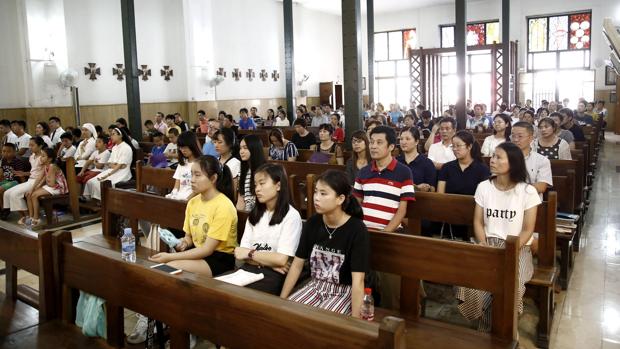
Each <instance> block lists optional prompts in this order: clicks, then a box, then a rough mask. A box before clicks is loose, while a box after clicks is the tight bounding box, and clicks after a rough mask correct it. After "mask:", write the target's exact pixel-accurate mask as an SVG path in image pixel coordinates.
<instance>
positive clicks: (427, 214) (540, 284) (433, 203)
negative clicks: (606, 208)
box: [373, 192, 559, 348]
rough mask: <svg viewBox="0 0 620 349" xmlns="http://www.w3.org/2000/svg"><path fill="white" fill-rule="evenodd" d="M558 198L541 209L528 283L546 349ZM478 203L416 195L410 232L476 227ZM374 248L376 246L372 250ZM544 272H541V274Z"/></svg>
mask: <svg viewBox="0 0 620 349" xmlns="http://www.w3.org/2000/svg"><path fill="white" fill-rule="evenodd" d="M556 206H557V194H556V193H555V192H550V193H549V194H548V201H545V202H543V203H542V204H541V205H539V206H538V210H537V215H536V227H535V228H534V231H536V232H538V233H539V240H538V241H539V242H538V244H539V250H538V256H537V261H538V263H537V264H535V266H534V268H535V269H534V276H533V277H532V279H531V280H530V282H528V284H527V286H528V289H533V290H532V291H531V292H530V295H531V296H532V298H534V300H535V301H536V302H537V303H538V310H539V321H538V328H537V344H538V345H539V346H540V347H543V348H547V347H548V345H549V336H550V333H551V325H552V320H553V314H554V291H553V287H554V284H555V282H556V279H557V277H558V274H559V273H558V270H557V269H556V267H555V249H556V248H555V246H556V226H555V217H556ZM474 208H475V201H474V197H473V196H469V195H455V194H438V193H425V192H419V193H416V200H415V201H413V202H410V203H409V204H408V205H407V215H406V218H407V219H408V230H409V233H410V234H414V235H419V234H421V233H422V220H423V219H424V220H428V221H433V222H445V223H448V224H456V225H466V226H472V225H473V217H474ZM373 248H374V246H373ZM539 269H541V270H539Z"/></svg>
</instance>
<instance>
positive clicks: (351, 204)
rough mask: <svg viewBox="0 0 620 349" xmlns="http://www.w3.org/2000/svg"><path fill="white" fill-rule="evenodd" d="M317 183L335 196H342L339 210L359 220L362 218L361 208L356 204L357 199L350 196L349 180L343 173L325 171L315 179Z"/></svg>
mask: <svg viewBox="0 0 620 349" xmlns="http://www.w3.org/2000/svg"><path fill="white" fill-rule="evenodd" d="M319 181H320V182H323V183H325V184H327V186H329V187H330V188H332V190H333V191H335V192H336V196H340V195H344V198H345V199H344V201H343V202H342V205H341V208H342V210H343V211H344V212H345V213H346V214H348V215H350V216H352V217H356V218H359V219H362V218H363V217H364V213H363V212H362V207H361V206H360V204H359V202H357V199H356V198H354V197H353V195H351V184H349V179H348V178H347V176H346V175H345V174H344V172H342V171H338V170H327V171H325V172H323V174H321V175H320V176H319V177H318V178H317V179H316V182H317V183H318V182H319Z"/></svg>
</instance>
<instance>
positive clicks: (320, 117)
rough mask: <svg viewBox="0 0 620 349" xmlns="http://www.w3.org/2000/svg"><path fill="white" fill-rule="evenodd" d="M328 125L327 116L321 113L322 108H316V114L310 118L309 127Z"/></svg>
mask: <svg viewBox="0 0 620 349" xmlns="http://www.w3.org/2000/svg"><path fill="white" fill-rule="evenodd" d="M323 124H329V115H327V114H324V113H323V108H316V114H315V115H314V116H313V117H312V122H311V123H310V126H311V127H319V126H321V125H323Z"/></svg>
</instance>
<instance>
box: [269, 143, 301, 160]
mask: <svg viewBox="0 0 620 349" xmlns="http://www.w3.org/2000/svg"><path fill="white" fill-rule="evenodd" d="M297 156H299V152H298V151H297V147H296V146H295V143H293V142H288V143H286V145H285V146H284V148H278V147H276V146H274V145H273V144H272V145H270V146H269V157H270V158H271V160H284V161H287V160H288V158H290V157H297Z"/></svg>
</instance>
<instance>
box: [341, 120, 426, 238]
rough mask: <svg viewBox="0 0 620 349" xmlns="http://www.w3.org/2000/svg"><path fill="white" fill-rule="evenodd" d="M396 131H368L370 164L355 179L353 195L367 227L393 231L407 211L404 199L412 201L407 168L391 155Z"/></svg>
mask: <svg viewBox="0 0 620 349" xmlns="http://www.w3.org/2000/svg"><path fill="white" fill-rule="evenodd" d="M395 146H396V132H395V131H394V129H393V128H391V127H387V126H378V127H375V128H374V129H373V130H372V131H371V132H370V156H371V158H372V162H371V163H370V165H368V166H366V167H364V168H362V169H361V170H360V171H359V173H358V174H357V178H356V179H355V186H354V187H353V195H355V197H356V198H357V200H358V201H359V202H360V203H361V204H362V209H363V210H364V223H365V224H366V226H367V227H368V228H373V229H378V230H383V231H388V232H391V231H395V230H396V229H397V228H398V227H400V224H401V222H402V220H403V218H404V217H405V214H406V213H407V201H412V200H415V197H414V189H413V179H412V175H411V170H410V169H409V168H408V167H407V166H405V165H403V164H401V163H399V162H398V161H396V159H394V158H393V157H392V150H394V147H395Z"/></svg>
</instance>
